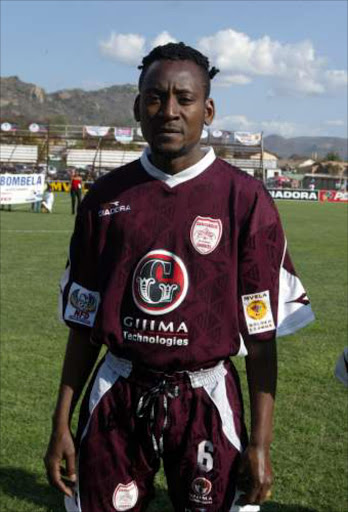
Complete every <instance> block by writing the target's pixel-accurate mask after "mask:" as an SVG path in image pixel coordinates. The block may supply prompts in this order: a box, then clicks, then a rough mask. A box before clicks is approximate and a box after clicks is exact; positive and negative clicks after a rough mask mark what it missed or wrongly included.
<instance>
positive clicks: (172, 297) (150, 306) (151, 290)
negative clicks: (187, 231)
mask: <svg viewBox="0 0 348 512" xmlns="http://www.w3.org/2000/svg"><path fill="white" fill-rule="evenodd" d="M187 290H188V274H187V270H186V268H185V265H184V263H183V262H182V260H181V259H180V258H179V257H178V256H176V255H175V254H173V253H172V252H169V251H165V250H162V249H158V250H156V251H150V252H148V253H147V254H145V256H144V257H143V258H142V259H141V260H140V261H139V263H138V265H137V267H136V269H135V272H134V275H133V283H132V292H133V299H134V302H135V303H136V305H137V306H138V308H139V309H141V311H144V312H145V313H149V314H150V315H163V314H165V313H169V312H170V311H173V309H175V308H177V307H178V306H179V305H180V304H181V303H182V301H183V300H184V299H185V297H186V294H187Z"/></svg>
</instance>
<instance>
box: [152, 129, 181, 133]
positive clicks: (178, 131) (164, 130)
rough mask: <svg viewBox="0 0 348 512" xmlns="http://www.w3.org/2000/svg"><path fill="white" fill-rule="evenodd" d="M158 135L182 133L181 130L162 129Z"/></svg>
mask: <svg viewBox="0 0 348 512" xmlns="http://www.w3.org/2000/svg"><path fill="white" fill-rule="evenodd" d="M157 133H160V134H162V133H165V134H167V133H181V130H180V129H179V128H161V129H160V130H158V132H157Z"/></svg>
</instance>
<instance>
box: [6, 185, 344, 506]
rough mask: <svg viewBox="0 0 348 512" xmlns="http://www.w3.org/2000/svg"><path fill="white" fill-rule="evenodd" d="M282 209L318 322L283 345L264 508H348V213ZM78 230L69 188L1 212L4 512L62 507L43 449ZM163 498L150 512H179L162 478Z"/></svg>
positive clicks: (333, 208)
mask: <svg viewBox="0 0 348 512" xmlns="http://www.w3.org/2000/svg"><path fill="white" fill-rule="evenodd" d="M278 207H279V210H280V213H281V216H282V219H283V223H284V226H285V229H286V231H287V235H288V240H289V247H290V252H291V254H292V257H293V260H294V261H295V263H296V268H297V271H298V272H299V274H300V275H301V278H302V280H303V282H304V283H305V286H306V289H307V291H308V293H309V295H310V297H311V299H312V304H313V309H314V311H315V313H316V317H317V319H316V322H315V323H314V324H311V325H310V326H309V327H307V328H306V329H304V330H302V331H300V333H298V334H297V335H295V336H292V337H288V338H282V339H281V340H280V341H279V344H278V347H279V385H278V396H277V407H276V422H275V440H274V443H273V447H272V457H273V465H274V472H275V485H274V492H273V497H272V500H271V501H270V502H269V503H267V504H266V505H265V506H264V507H263V511H264V512H347V507H348V503H347V490H348V489H347V401H346V398H347V397H346V392H345V389H344V387H343V385H342V384H340V383H339V382H337V381H336V379H335V378H334V376H333V371H334V366H335V362H336V360H337V358H338V356H339V355H340V354H341V352H342V350H343V347H344V345H345V344H346V343H347V341H346V336H347V265H346V261H347V245H346V233H347V208H346V206H344V205H335V204H306V203H291V202H284V203H278ZM72 227H73V217H72V215H71V214H70V204H69V196H68V195H65V194H61V195H59V194H56V204H55V211H54V213H53V214H51V215H44V214H35V213H32V212H31V211H30V208H29V207H27V206H25V207H24V206H20V207H15V208H14V209H13V211H12V212H7V211H3V212H1V242H2V243H1V247H2V248H1V256H2V257H1V325H2V336H1V341H2V344H1V402H2V409H1V464H2V468H1V483H0V503H1V505H0V510H1V512H62V511H63V507H62V500H61V497H60V496H59V495H58V493H57V492H56V491H55V490H53V489H51V488H50V487H49V486H48V484H47V483H46V480H45V473H44V468H43V464H42V456H43V454H44V452H45V448H46V444H47V441H48V437H49V432H50V416H51V413H52V411H53V407H54V403H55V396H56V392H57V386H58V381H59V375H60V368H61V362H62V357H63V353H64V348H65V341H66V334H67V332H66V328H65V327H64V326H63V325H61V324H60V323H59V322H58V320H57V315H56V309H57V306H56V305H57V292H58V282H59V279H60V275H61V273H62V270H63V268H64V265H65V260H66V254H67V247H68V241H69V238H70V234H71V230H72ZM238 368H239V369H240V373H241V376H242V381H243V385H244V386H245V371H244V367H243V362H242V361H238ZM156 501H157V502H156V505H155V504H154V505H152V507H151V509H150V511H149V512H171V511H172V508H171V506H170V503H169V502H168V500H167V497H166V493H165V483H164V478H163V475H162V474H160V475H159V477H158V480H157V500H156Z"/></svg>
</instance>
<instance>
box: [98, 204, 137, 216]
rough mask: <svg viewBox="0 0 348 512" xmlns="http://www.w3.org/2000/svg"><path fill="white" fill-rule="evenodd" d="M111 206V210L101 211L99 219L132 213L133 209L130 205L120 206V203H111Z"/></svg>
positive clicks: (104, 209)
mask: <svg viewBox="0 0 348 512" xmlns="http://www.w3.org/2000/svg"><path fill="white" fill-rule="evenodd" d="M109 204H110V205H111V207H110V208H103V209H102V210H99V212H98V215H99V217H106V216H108V215H115V213H121V212H130V211H131V207H130V205H129V204H127V205H125V204H120V201H110V203H109Z"/></svg>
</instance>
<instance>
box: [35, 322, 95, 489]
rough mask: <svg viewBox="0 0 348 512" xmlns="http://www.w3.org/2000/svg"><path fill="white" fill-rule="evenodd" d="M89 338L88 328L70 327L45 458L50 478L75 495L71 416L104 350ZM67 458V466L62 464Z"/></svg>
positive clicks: (60, 487)
mask: <svg viewBox="0 0 348 512" xmlns="http://www.w3.org/2000/svg"><path fill="white" fill-rule="evenodd" d="M89 338H90V336H89V333H88V332H86V333H85V332H82V331H75V330H73V329H71V330H70V334H69V338H68V344H67V348H66V353H65V359H64V364H63V371H62V378H61V383H60V388H59V393H58V399H57V404H56V408H55V411H54V414H53V418H52V420H53V421H52V433H51V438H50V441H49V445H48V448H47V452H46V455H45V458H44V461H45V466H46V470H47V477H48V480H49V482H50V483H51V485H53V486H54V487H57V488H58V489H59V490H60V491H62V492H64V493H65V494H66V495H67V496H72V490H71V488H70V487H69V481H70V482H72V483H73V482H74V481H75V480H76V474H75V446H74V441H73V437H72V434H71V430H70V423H71V418H72V415H73V412H74V409H75V406H76V404H77V402H78V399H79V397H80V395H81V392H82V390H83V388H84V385H85V384H86V382H87V379H88V377H89V375H90V373H91V371H92V369H93V367H94V365H95V362H96V360H97V358H98V355H99V352H100V347H96V346H94V345H92V344H91V343H90V340H89ZM64 460H65V462H66V469H64V468H63V469H62V468H61V467H60V464H61V463H62V461H64ZM62 473H66V475H65V478H66V480H68V482H64V480H63V479H62V476H63V477H64V475H63V474H62Z"/></svg>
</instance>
